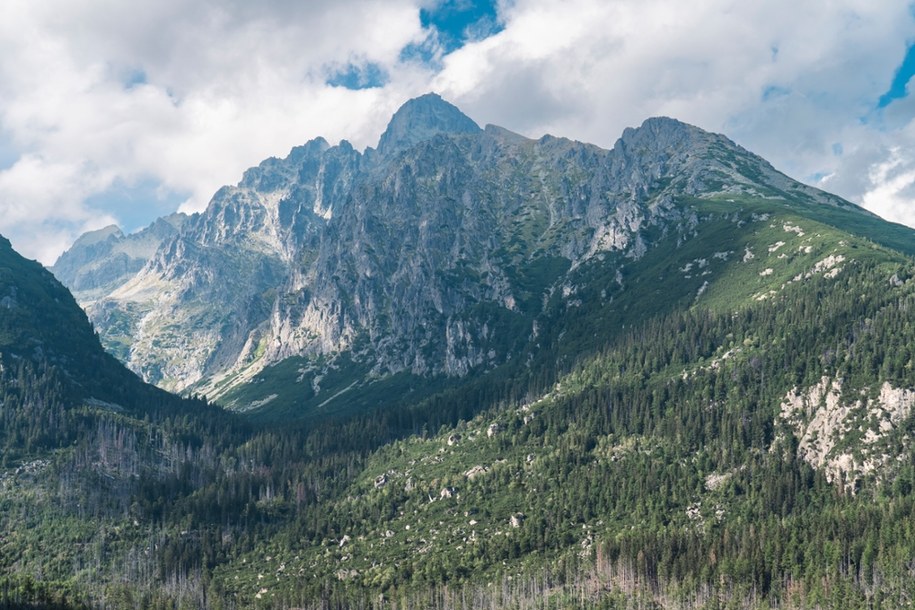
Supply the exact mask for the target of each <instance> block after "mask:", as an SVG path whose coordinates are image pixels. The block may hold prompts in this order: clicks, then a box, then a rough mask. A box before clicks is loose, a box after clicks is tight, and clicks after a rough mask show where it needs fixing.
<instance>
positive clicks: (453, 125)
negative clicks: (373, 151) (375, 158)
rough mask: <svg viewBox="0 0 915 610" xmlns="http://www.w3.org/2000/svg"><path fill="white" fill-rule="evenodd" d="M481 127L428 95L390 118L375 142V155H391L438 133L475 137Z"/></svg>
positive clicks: (436, 96)
mask: <svg viewBox="0 0 915 610" xmlns="http://www.w3.org/2000/svg"><path fill="white" fill-rule="evenodd" d="M479 131H481V129H480V126H479V125H477V124H476V123H475V122H473V120H472V119H471V118H470V117H468V116H467V115H466V114H464V113H463V112H461V111H460V110H458V108H457V107H456V106H453V105H452V104H449V103H448V102H446V101H445V100H443V99H442V98H441V97H440V96H439V95H438V94H435V93H427V94H425V95H421V96H419V97H417V98H413V99H412V100H409V101H408V102H406V103H405V104H404V105H403V106H401V107H400V109H399V110H398V111H397V112H395V113H394V116H393V117H391V122H390V123H388V127H387V129H386V130H385V132H384V133H383V134H382V135H381V139H380V140H379V141H378V152H380V153H382V154H391V153H394V152H397V151H399V150H403V149H405V148H409V147H410V146H413V145H414V144H418V143H419V142H423V141H425V140H428V139H430V138H432V137H433V136H435V135H438V134H440V133H477V132H479Z"/></svg>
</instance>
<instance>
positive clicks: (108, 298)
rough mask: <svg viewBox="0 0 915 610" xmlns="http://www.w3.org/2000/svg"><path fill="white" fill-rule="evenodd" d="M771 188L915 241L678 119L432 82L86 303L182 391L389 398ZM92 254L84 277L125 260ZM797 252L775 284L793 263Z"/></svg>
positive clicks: (863, 226) (212, 210) (532, 324)
mask: <svg viewBox="0 0 915 610" xmlns="http://www.w3.org/2000/svg"><path fill="white" fill-rule="evenodd" d="M765 201H769V202H776V201H779V202H783V204H784V205H783V206H782V207H781V208H780V209H782V210H785V211H787V208H789V207H790V208H791V211H792V213H793V214H794V215H800V216H801V217H807V218H815V219H817V221H818V222H826V223H827V224H829V223H832V224H837V225H840V226H841V227H843V228H849V230H852V231H853V232H855V233H857V234H859V235H862V236H865V237H868V236H869V237H870V238H872V239H875V240H877V241H878V242H882V243H887V244H890V242H889V241H887V240H890V241H892V244H890V245H896V246H899V244H903V245H902V246H900V247H903V248H906V247H907V248H909V250H911V240H910V239H909V235H910V233H909V232H908V231H907V230H906V229H903V228H902V227H894V226H891V225H888V224H887V223H883V222H882V221H879V219H876V218H875V217H873V216H872V215H870V214H869V213H867V212H865V211H864V210H862V209H860V208H858V207H856V206H854V205H852V204H850V203H848V202H845V201H843V200H841V199H839V198H837V197H834V196H832V195H828V194H826V193H823V192H821V191H818V190H816V189H813V188H810V187H808V186H805V185H802V184H800V183H797V182H795V181H793V180H791V179H789V178H787V177H786V176H784V175H782V174H780V173H779V172H777V171H776V170H774V169H773V168H772V167H771V166H770V165H769V164H768V163H767V162H765V161H764V160H763V159H761V158H759V157H757V156H755V155H753V154H751V153H749V152H747V151H746V150H744V149H742V148H740V147H739V146H737V145H735V144H734V143H733V142H731V141H730V140H728V139H727V138H725V137H723V136H720V135H715V134H710V133H707V132H704V131H702V130H700V129H698V128H695V127H692V126H689V125H686V124H683V123H680V122H678V121H675V120H672V119H666V118H656V119H649V120H647V121H646V122H645V123H644V124H643V125H642V126H641V127H639V128H637V129H627V130H626V131H625V132H624V133H623V135H622V137H621V138H620V140H619V141H618V142H617V143H616V145H615V146H614V148H613V149H612V150H609V151H608V150H603V149H600V148H598V147H596V146H593V145H588V144H582V143H578V142H573V141H569V140H565V139H562V138H555V137H552V136H544V137H543V138H541V139H539V140H531V139H528V138H525V137H522V136H520V135H517V134H514V133H511V132H509V131H507V130H505V129H502V128H498V127H493V126H487V127H486V128H485V129H482V130H481V129H479V127H478V126H477V125H476V124H475V123H474V122H473V121H472V120H471V119H469V118H468V117H466V116H464V115H463V114H462V113H461V112H460V111H459V110H458V109H457V108H455V107H454V106H452V105H451V104H449V103H447V102H445V101H444V100H442V99H441V98H440V97H438V96H436V95H433V94H429V95H425V96H422V97H420V98H417V99H415V100H411V101H409V102H407V103H406V104H404V106H403V107H402V108H401V109H400V110H398V111H397V113H396V114H395V115H394V117H393V118H392V120H391V123H390V125H389V126H388V129H387V130H386V131H385V132H384V134H383V135H382V137H381V140H380V142H379V146H378V149H377V150H372V149H368V150H366V151H365V152H363V153H360V152H358V151H356V150H354V149H353V148H352V146H350V145H349V144H348V143H347V142H345V141H344V142H341V143H340V144H339V145H337V146H330V145H329V144H328V143H327V142H326V141H324V140H323V139H317V140H313V141H311V142H309V143H308V144H306V145H304V146H302V147H298V148H295V149H293V150H292V152H291V153H290V154H289V156H287V157H286V158H285V159H275V158H274V159H268V160H266V161H264V162H263V163H261V164H260V165H259V166H258V167H255V168H252V169H250V170H248V171H247V172H245V175H244V177H243V178H242V180H241V182H240V183H239V184H238V185H236V186H234V187H224V188H222V189H221V190H220V191H219V192H218V193H216V195H215V196H214V197H213V199H212V201H211V202H210V204H209V206H208V207H207V209H206V211H204V212H203V213H201V214H198V215H195V216H193V217H191V218H189V219H187V220H186V221H185V222H183V224H181V225H180V226H178V227H177V228H176V234H174V235H169V236H166V237H165V238H163V239H162V241H161V243H160V244H159V246H158V249H157V250H156V251H155V253H154V254H152V255H151V256H149V258H148V261H147V263H146V264H145V266H143V268H142V269H140V270H139V271H138V272H136V273H133V274H131V273H123V267H118V268H117V270H116V272H114V273H111V274H109V275H105V274H101V277H104V278H105V279H104V282H102V281H99V282H96V283H95V284H93V285H96V284H99V285H100V284H102V283H105V284H106V285H107V286H110V287H111V290H110V291H109V292H108V293H107V294H105V295H104V296H99V297H98V298H93V299H92V301H91V302H89V301H86V300H84V303H87V304H88V305H89V315H90V317H91V319H92V321H93V323H94V325H95V326H96V328H97V329H98V331H99V333H100V335H101V337H102V339H103V341H104V343H105V345H106V346H107V347H108V349H109V350H111V351H112V353H114V354H116V355H117V356H118V357H119V358H121V359H122V360H123V361H124V362H125V363H127V365H128V366H129V367H130V368H131V369H133V370H134V371H136V372H137V373H138V374H140V375H141V376H142V377H143V378H144V379H146V380H147V381H150V382H152V383H155V384H157V385H160V386H161V387H163V388H166V389H170V390H174V391H185V392H189V391H192V392H198V393H203V394H206V395H207V396H209V397H210V398H212V399H216V400H219V401H220V402H222V403H223V404H225V405H227V406H230V407H231V408H235V409H239V410H255V411H257V412H259V413H262V414H265V415H266V414H271V413H272V414H273V415H280V414H282V415H281V416H282V417H286V416H289V415H292V416H304V415H309V414H313V413H316V412H318V411H316V410H318V409H319V410H320V412H321V413H328V412H334V411H336V410H339V409H344V410H348V409H353V408H355V407H356V405H360V404H361V405H364V406H376V405H378V404H379V403H380V402H383V401H384V400H386V399H387V398H389V397H391V396H392V395H396V394H398V393H399V392H400V391H401V390H404V389H407V390H408V391H412V392H415V393H417V396H418V395H420V394H423V393H428V392H432V391H434V390H435V388H438V387H442V386H443V385H448V384H451V383H455V382H459V380H460V379H462V378H464V377H465V376H467V375H468V374H470V373H471V372H479V371H486V370H492V369H493V368H495V367H498V366H500V365H502V364H504V363H506V362H508V361H510V360H512V359H515V361H516V362H517V361H518V359H519V358H520V359H525V358H529V357H536V353H537V352H538V349H537V348H536V345H537V344H538V343H541V344H542V343H543V340H542V339H539V338H538V335H543V334H547V335H550V336H553V337H558V336H559V335H560V334H561V333H562V329H563V328H564V327H565V326H564V325H565V323H564V322H563V320H564V319H565V317H564V316H565V313H563V314H562V315H559V317H557V315H558V314H557V313H556V312H555V311H551V310H550V308H551V307H552V308H554V309H555V307H557V306H556V305H551V303H553V302H554V301H555V300H556V299H557V298H560V297H557V295H562V296H561V299H565V301H567V302H571V301H574V300H575V297H574V296H571V294H570V291H572V292H574V290H575V287H576V286H577V285H578V284H580V282H581V281H582V278H583V277H584V276H583V274H585V273H595V271H593V269H596V268H597V267H600V272H599V273H601V274H606V275H609V277H610V278H612V279H611V282H610V284H608V285H607V286H606V288H605V293H607V292H614V291H616V290H617V289H620V290H621V291H624V292H625V291H627V290H628V289H629V288H630V287H631V285H632V283H633V281H632V279H630V278H634V277H635V276H637V275H640V274H641V271H640V269H642V268H643V267H644V266H645V264H646V262H645V261H646V260H647V259H646V257H648V256H649V255H650V253H652V252H655V251H658V252H660V250H657V249H658V248H665V249H666V248H668V247H669V245H670V246H671V247H673V248H674V253H673V254H672V255H671V256H670V258H671V260H672V261H673V260H674V259H675V258H677V257H680V258H682V256H683V255H685V254H686V253H687V252H692V251H693V250H694V249H698V250H702V249H703V248H705V247H706V246H701V247H698V246H697V247H694V245H695V242H696V238H697V236H699V235H700V234H701V233H702V231H703V227H706V226H709V225H708V222H707V221H710V220H713V219H714V218H716V217H717V216H716V215H715V214H713V213H711V210H712V208H713V207H714V206H716V205H717V206H718V207H717V208H715V209H716V210H718V212H717V213H718V214H719V215H720V214H723V213H725V210H726V209H728V208H733V213H738V214H739V213H740V211H741V210H744V209H747V208H746V206H747V205H759V204H760V202H765ZM750 202H752V203H750ZM729 204H730V205H729ZM158 224H161V223H158ZM154 226H156V225H154ZM743 228H744V229H747V227H743ZM151 231H152V228H151V229H149V230H147V232H151ZM156 234H157V235H159V234H161V233H156ZM789 235H790V234H789ZM773 240H774V241H777V239H775V237H774V236H773ZM893 240H895V241H893ZM81 241H82V240H81ZM118 243H122V242H118ZM747 245H748V246H749V244H747ZM768 245H769V244H765V246H766V247H768ZM759 247H762V244H759ZM823 247H824V248H825V246H823ZM73 252H74V253H76V252H80V253H84V254H81V255H80V256H82V258H81V259H80V260H84V261H86V262H85V263H83V264H82V265H80V266H79V267H78V269H79V270H80V271H79V273H80V274H81V276H82V277H86V276H89V275H92V274H91V273H90V271H91V270H94V269H97V268H100V267H102V266H103V262H104V263H105V264H108V263H107V262H106V261H110V260H111V259H112V257H111V255H109V254H102V255H101V256H100V258H98V259H96V258H93V257H92V255H91V252H92V251H91V250H90V249H89V248H85V247H80V248H77V247H74V249H73ZM100 252H101V251H100ZM712 253H713V252H704V254H706V255H708V256H710V255H711V254H712ZM836 255H837V256H838V255H839V254H836ZM708 256H707V257H706V258H708ZM811 256H813V255H812V254H811ZM73 258H76V257H75V256H74V254H73V253H68V254H67V255H65V256H64V257H62V259H61V261H60V262H58V264H57V265H55V269H64V268H67V266H68V264H69V260H68V259H73ZM695 258H701V257H699V256H698V255H697V256H696V257H695ZM134 260H137V261H139V260H141V257H137V258H136V259H134ZM709 260H718V259H714V258H710V259H709ZM756 261H757V262H756V263H753V264H752V265H751V266H752V267H753V268H754V269H755V268H756V267H757V266H759V265H760V264H761V261H762V257H760V258H757V259H756ZM817 262H818V261H815V260H812V259H811V260H810V261H809V265H808V267H812V266H813V265H814V264H816V263H817ZM687 264H689V260H687V259H683V260H682V261H681V262H680V266H684V265H687ZM734 264H735V262H734V257H732V258H730V259H728V260H726V261H724V260H723V261H722V265H720V266H722V267H725V266H727V267H731V266H732V265H734ZM782 266H784V265H781V263H780V262H779V263H778V264H776V265H775V266H774V267H773V273H776V271H778V273H777V274H775V275H773V276H771V277H770V278H768V279H764V280H758V281H757V282H756V283H757V284H759V283H760V282H763V283H767V284H772V285H775V284H776V280H777V279H779V278H781V279H780V281H784V280H785V279H788V278H784V277H783V275H784V274H783V273H782V269H781V267H782ZM71 267H72V266H71ZM794 267H797V268H798V270H799V269H800V265H799V264H798V265H795V266H794ZM794 267H792V269H793V270H794ZM589 270H591V271H589ZM757 271H763V269H762V268H760V269H758V270H757ZM794 272H795V273H796V272H797V270H794ZM61 277H62V279H63V280H64V281H69V282H70V285H71V287H73V288H74V290H77V289H79V288H82V287H84V286H86V284H85V283H84V284H76V283H73V280H70V279H68V277H75V276H74V274H73V272H71V275H70V276H67V275H62V276H61ZM698 277H699V276H698V275H697V276H693V277H691V278H685V279H687V280H689V281H687V282H686V283H685V284H684V283H683V282H682V281H678V285H677V286H676V287H674V291H675V292H676V291H679V290H681V289H682V288H684V287H686V286H688V287H689V291H688V292H691V293H692V294H695V293H696V292H697V291H698V290H699V287H700V286H701V285H702V282H704V281H706V280H708V281H709V286H710V289H709V290H708V291H707V293H703V294H702V295H700V297H701V299H704V300H709V299H714V298H716V297H715V295H716V294H718V293H719V292H720V290H716V289H712V288H714V286H713V284H714V283H715V282H714V280H715V278H713V277H707V278H705V279H704V280H702V281H699V280H698V279H697V278H698ZM680 279H681V280H682V279H684V278H680ZM668 281H671V278H670V277H668ZM694 284H695V285H694ZM757 288H759V289H760V290H761V289H762V287H761V286H760V287H757ZM721 290H725V288H724V287H723V286H722V288H721ZM665 291H667V292H669V290H667V289H665ZM78 294H79V292H78ZM639 294H641V293H639V292H636V293H633V294H632V295H631V296H632V299H633V301H637V300H639ZM755 294H756V293H754V294H745V295H742V297H741V298H743V299H747V298H752V297H754V296H755ZM93 296H94V295H93ZM642 296H645V295H642ZM608 298H609V297H608ZM613 298H616V299H618V298H620V297H619V295H617V296H614V297H613ZM720 298H722V299H725V297H724V296H722V297H720ZM557 340H558V339H557ZM573 347H574V348H575V349H580V348H581V346H580V345H574V346H573ZM382 388H388V389H389V390H387V391H386V390H382ZM394 388H398V390H394Z"/></svg>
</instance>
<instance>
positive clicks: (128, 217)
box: [86, 178, 189, 233]
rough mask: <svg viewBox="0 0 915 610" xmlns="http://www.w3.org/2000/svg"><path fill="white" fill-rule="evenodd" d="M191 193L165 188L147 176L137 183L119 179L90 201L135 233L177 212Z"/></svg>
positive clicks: (95, 207)
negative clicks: (160, 218) (162, 217)
mask: <svg viewBox="0 0 915 610" xmlns="http://www.w3.org/2000/svg"><path fill="white" fill-rule="evenodd" d="M188 196H189V193H176V192H174V191H168V190H165V189H162V188H161V184H160V183H159V182H158V181H156V180H153V179H150V178H147V179H145V180H141V181H139V182H137V183H136V184H125V183H123V182H116V183H115V184H114V185H113V186H112V187H111V188H109V189H108V190H107V191H105V192H103V193H99V194H97V195H93V196H92V197H89V198H88V199H87V200H86V204H87V205H88V206H89V207H90V208H93V209H96V210H101V211H103V212H106V213H108V214H111V215H112V216H114V217H115V218H116V219H117V221H118V225H119V226H120V227H121V229H122V230H123V231H124V232H125V233H132V232H134V231H136V230H137V229H142V228H144V227H146V226H148V225H150V224H151V223H152V222H153V221H154V220H156V219H157V218H159V217H161V216H167V215H169V214H172V213H174V212H175V211H176V210H177V209H178V207H179V206H180V205H181V204H182V203H183V202H184V201H185V200H186V199H187V198H188Z"/></svg>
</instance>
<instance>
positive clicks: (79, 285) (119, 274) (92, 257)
mask: <svg viewBox="0 0 915 610" xmlns="http://www.w3.org/2000/svg"><path fill="white" fill-rule="evenodd" d="M185 220H187V216H186V215H184V214H172V215H171V216H166V217H164V218H160V219H158V220H156V221H155V222H154V223H153V224H151V225H150V226H148V227H146V228H145V229H143V230H142V231H138V232H137V233H133V234H131V235H125V234H124V233H123V232H122V231H121V229H120V228H118V227H116V226H114V225H112V226H109V227H105V228H104V229H99V230H97V231H90V232H89V233H86V234H84V235H83V236H81V237H80V238H79V239H78V240H76V242H75V243H74V244H73V245H72V246H71V247H70V249H69V250H67V251H66V252H64V253H63V254H62V255H61V256H60V258H58V259H57V262H56V263H55V264H54V266H53V267H52V268H51V271H52V272H53V273H54V275H55V276H56V277H57V278H58V279H59V280H60V281H61V282H62V283H64V284H65V285H66V286H67V287H68V288H69V289H70V291H71V292H72V293H73V294H74V296H76V297H77V299H78V300H79V301H80V302H81V303H82V304H84V305H88V304H91V303H92V302H94V301H95V300H96V299H97V298H99V297H101V296H104V295H106V294H108V293H109V292H110V291H111V290H112V289H114V288H116V287H117V286H118V285H120V284H122V283H124V282H126V281H128V280H129V279H130V278H132V277H133V276H134V275H136V274H137V273H138V272H139V271H140V270H141V269H143V266H144V265H146V263H147V261H149V259H150V258H152V256H153V254H155V252H156V250H157V249H158V248H159V246H160V245H161V244H162V242H164V241H165V240H167V239H169V238H170V237H174V236H175V235H177V234H178V232H179V231H180V230H181V227H182V226H183V225H184V221H185Z"/></svg>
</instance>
